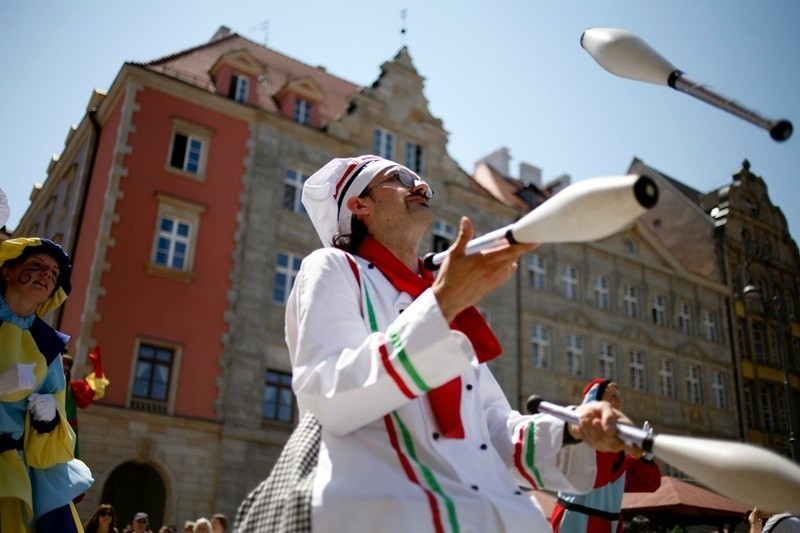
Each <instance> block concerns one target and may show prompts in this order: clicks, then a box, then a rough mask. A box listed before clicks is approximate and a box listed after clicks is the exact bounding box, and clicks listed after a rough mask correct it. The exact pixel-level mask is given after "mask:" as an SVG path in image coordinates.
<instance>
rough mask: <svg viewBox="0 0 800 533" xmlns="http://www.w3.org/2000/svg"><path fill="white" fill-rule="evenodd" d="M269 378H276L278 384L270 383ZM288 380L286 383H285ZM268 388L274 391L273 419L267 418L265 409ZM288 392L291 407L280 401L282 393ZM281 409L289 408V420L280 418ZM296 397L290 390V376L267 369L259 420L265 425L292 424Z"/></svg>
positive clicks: (295, 410)
mask: <svg viewBox="0 0 800 533" xmlns="http://www.w3.org/2000/svg"><path fill="white" fill-rule="evenodd" d="M270 377H276V378H277V379H278V380H279V382H278V383H270ZM287 379H288V383H287V382H285V381H286V380H287ZM270 388H274V389H275V391H276V394H275V398H276V401H275V417H274V418H270V417H267V413H266V408H267V392H268V391H269V390H270ZM285 391H288V392H289V395H290V397H291V405H289V406H286V405H285V404H284V402H283V401H282V400H283V398H284V395H283V394H282V392H285ZM282 407H283V408H284V409H285V408H287V407H288V408H289V410H290V415H289V419H288V420H287V419H285V418H283V417H282V416H281V414H280V413H281V409H282ZM296 414H297V397H296V396H295V394H294V390H293V389H292V374H291V373H287V372H283V371H280V370H276V369H273V368H267V369H266V370H265V371H264V390H263V394H262V397H261V420H262V422H267V423H278V424H294V423H295V421H296V419H297V416H296Z"/></svg>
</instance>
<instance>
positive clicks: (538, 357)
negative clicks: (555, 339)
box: [531, 324, 553, 370]
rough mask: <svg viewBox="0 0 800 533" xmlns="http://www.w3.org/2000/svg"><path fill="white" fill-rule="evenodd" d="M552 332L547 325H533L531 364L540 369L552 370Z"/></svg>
mask: <svg viewBox="0 0 800 533" xmlns="http://www.w3.org/2000/svg"><path fill="white" fill-rule="evenodd" d="M551 339H552V332H551V331H550V328H549V327H547V326H542V325H539V324H533V325H532V326H531V365H533V368H536V369H538V370H550V367H551V365H552V360H553V357H552V351H553V347H552V343H551Z"/></svg>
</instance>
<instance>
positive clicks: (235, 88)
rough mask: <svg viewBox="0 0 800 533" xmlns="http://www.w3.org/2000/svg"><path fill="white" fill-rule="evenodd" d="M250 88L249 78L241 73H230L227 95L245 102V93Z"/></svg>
mask: <svg viewBox="0 0 800 533" xmlns="http://www.w3.org/2000/svg"><path fill="white" fill-rule="evenodd" d="M249 90H250V80H249V79H247V78H246V77H244V76H242V75H241V74H232V75H231V86H230V88H229V89H228V97H229V98H232V99H233V100H236V101H237V102H241V103H247V94H248V91H249Z"/></svg>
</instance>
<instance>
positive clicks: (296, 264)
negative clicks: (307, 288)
mask: <svg viewBox="0 0 800 533" xmlns="http://www.w3.org/2000/svg"><path fill="white" fill-rule="evenodd" d="M282 256H283V257H286V265H285V266H284V265H281V264H280V260H281V257H282ZM302 262H303V256H301V255H297V254H293V253H291V252H283V251H279V252H277V253H276V254H275V263H274V264H275V274H274V275H273V278H272V303H274V304H277V305H286V303H287V302H288V301H289V294H291V292H292V287H294V282H295V280H296V279H297V273H298V272H299V271H300V265H301V264H302ZM279 276H285V279H283V281H279ZM279 285H281V286H282V287H281V288H280V291H281V292H282V293H283V295H284V297H283V300H280V299H278V298H276V295H277V293H278V290H279V287H278V286H279Z"/></svg>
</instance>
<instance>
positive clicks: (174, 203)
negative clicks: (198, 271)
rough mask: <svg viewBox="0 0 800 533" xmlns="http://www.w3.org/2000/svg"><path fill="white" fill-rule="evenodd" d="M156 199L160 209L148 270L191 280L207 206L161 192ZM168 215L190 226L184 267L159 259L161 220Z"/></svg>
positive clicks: (154, 230) (157, 214)
mask: <svg viewBox="0 0 800 533" xmlns="http://www.w3.org/2000/svg"><path fill="white" fill-rule="evenodd" d="M156 199H157V201H158V210H157V211H156V219H155V227H154V228H153V240H152V244H151V249H150V257H149V262H148V263H147V270H148V272H150V273H151V274H161V275H164V276H167V277H173V278H177V279H181V280H184V281H189V280H191V279H192V278H193V272H194V263H195V257H196V255H197V243H198V235H199V234H200V221H201V218H202V214H203V213H205V211H206V207H205V206H204V205H201V204H198V203H195V202H192V201H189V200H184V199H182V198H177V197H174V196H171V195H168V194H164V193H160V192H159V193H156ZM166 217H170V218H172V219H174V220H178V221H181V222H185V223H186V224H187V225H188V226H189V236H188V238H187V239H186V257H185V260H184V263H185V266H184V268H175V267H174V266H172V265H170V264H162V263H160V262H158V261H157V254H158V251H159V241H160V239H161V221H162V220H163V219H164V218H166Z"/></svg>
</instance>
